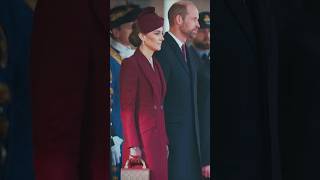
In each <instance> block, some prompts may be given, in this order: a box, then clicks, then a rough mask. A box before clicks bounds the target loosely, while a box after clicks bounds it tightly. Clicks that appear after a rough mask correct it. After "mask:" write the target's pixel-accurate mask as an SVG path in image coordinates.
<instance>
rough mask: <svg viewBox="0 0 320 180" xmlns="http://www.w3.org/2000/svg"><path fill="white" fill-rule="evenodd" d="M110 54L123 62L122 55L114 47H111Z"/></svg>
mask: <svg viewBox="0 0 320 180" xmlns="http://www.w3.org/2000/svg"><path fill="white" fill-rule="evenodd" d="M110 55H111V56H112V57H113V58H114V59H115V60H116V61H117V62H118V63H119V64H121V62H122V60H123V59H122V57H121V56H120V55H119V54H118V53H117V52H116V51H115V50H114V49H112V48H110Z"/></svg>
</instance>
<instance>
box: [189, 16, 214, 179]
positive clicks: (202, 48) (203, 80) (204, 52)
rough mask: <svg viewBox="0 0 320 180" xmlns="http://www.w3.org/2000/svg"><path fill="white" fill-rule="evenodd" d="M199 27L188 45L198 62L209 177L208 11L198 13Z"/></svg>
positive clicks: (202, 145) (201, 122)
mask: <svg viewBox="0 0 320 180" xmlns="http://www.w3.org/2000/svg"><path fill="white" fill-rule="evenodd" d="M199 24H200V28H199V30H198V33H197V35H196V37H194V38H193V39H192V43H191V45H190V46H189V55H190V59H192V60H194V61H197V62H198V74H197V75H198V84H197V89H198V91H197V92H198V96H197V97H198V117H199V125H200V126H199V127H200V142H201V143H200V152H201V153H200V155H201V156H200V157H201V167H202V176H204V177H205V178H210V121H211V116H210V64H211V63H212V62H211V61H210V12H201V13H199Z"/></svg>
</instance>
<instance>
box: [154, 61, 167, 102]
mask: <svg viewBox="0 0 320 180" xmlns="http://www.w3.org/2000/svg"><path fill="white" fill-rule="evenodd" d="M153 62H154V65H155V68H157V69H158V72H159V75H160V81H161V99H164V97H165V95H166V94H165V92H166V89H167V86H166V81H165V79H164V74H163V72H162V69H161V66H160V64H159V62H158V60H156V59H155V58H154V59H153Z"/></svg>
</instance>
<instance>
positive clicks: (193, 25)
mask: <svg viewBox="0 0 320 180" xmlns="http://www.w3.org/2000/svg"><path fill="white" fill-rule="evenodd" d="M198 19H199V12H198V9H197V8H196V7H195V6H194V5H187V15H186V16H185V18H184V20H183V23H182V25H181V26H180V30H181V32H182V33H184V34H185V35H186V37H187V38H194V37H195V36H196V35H197V32H198V29H199V27H200V25H199V22H198Z"/></svg>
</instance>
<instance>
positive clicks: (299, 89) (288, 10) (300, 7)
mask: <svg viewBox="0 0 320 180" xmlns="http://www.w3.org/2000/svg"><path fill="white" fill-rule="evenodd" d="M280 2H281V4H280V5H281V6H279V9H278V10H279V11H278V13H279V14H278V15H279V16H278V24H279V26H278V27H279V42H280V48H279V52H280V62H281V66H280V72H281V74H280V75H281V76H280V82H281V83H280V85H281V86H280V87H281V96H280V102H281V106H280V110H281V121H280V132H281V152H282V162H283V163H282V165H283V173H284V178H283V180H298V179H320V173H319V162H320V153H319V152H320V143H319V138H320V130H319V129H320V121H319V120H320V113H319V109H320V93H319V92H320V80H319V76H320V71H319V68H320V61H319V59H320V47H319V44H320V29H319V26H318V25H317V24H318V23H317V22H318V20H319V18H320V13H319V11H318V8H319V6H317V4H313V1H301V0H295V1H286V0H281V1H280Z"/></svg>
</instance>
